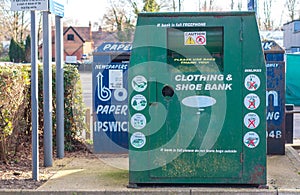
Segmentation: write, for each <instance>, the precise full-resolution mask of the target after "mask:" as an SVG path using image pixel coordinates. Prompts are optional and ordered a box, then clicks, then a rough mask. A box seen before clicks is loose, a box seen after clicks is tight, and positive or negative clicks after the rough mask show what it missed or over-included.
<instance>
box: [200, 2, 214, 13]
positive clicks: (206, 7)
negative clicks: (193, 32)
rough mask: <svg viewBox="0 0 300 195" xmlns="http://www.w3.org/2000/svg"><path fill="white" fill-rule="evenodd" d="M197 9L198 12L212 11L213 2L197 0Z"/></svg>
mask: <svg viewBox="0 0 300 195" xmlns="http://www.w3.org/2000/svg"><path fill="white" fill-rule="evenodd" d="M201 2H202V3H201ZM198 9H199V11H213V10H214V9H215V0H198Z"/></svg>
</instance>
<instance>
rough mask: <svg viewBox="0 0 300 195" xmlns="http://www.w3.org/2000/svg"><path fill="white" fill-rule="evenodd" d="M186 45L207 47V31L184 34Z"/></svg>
mask: <svg viewBox="0 0 300 195" xmlns="http://www.w3.org/2000/svg"><path fill="white" fill-rule="evenodd" d="M184 45H206V31H198V32H184Z"/></svg>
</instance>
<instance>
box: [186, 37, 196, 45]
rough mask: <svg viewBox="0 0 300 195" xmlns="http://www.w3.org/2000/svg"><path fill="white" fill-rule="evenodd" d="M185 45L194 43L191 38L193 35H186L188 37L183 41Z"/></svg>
mask: <svg viewBox="0 0 300 195" xmlns="http://www.w3.org/2000/svg"><path fill="white" fill-rule="evenodd" d="M185 45H195V40H194V39H193V37H191V36H188V38H187V39H186V41H185Z"/></svg>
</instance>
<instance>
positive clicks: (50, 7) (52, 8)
mask: <svg viewBox="0 0 300 195" xmlns="http://www.w3.org/2000/svg"><path fill="white" fill-rule="evenodd" d="M11 10H12V11H31V39H32V41H31V66H32V67H31V71H32V74H31V89H32V90H31V105H32V106H31V109H32V177H33V179H34V180H39V174H38V173H39V153H38V148H39V145H38V98H37V97H38V90H37V89H38V70H37V68H38V67H37V43H38V40H37V27H36V13H35V11H43V32H44V34H43V42H44V44H43V46H44V47H43V53H44V56H43V64H44V76H43V79H44V82H43V83H44V108H43V109H44V132H45V134H44V159H45V160H44V166H52V106H51V105H52V85H51V83H52V70H51V58H52V57H51V49H50V47H51V46H52V45H50V44H51V41H49V39H51V26H50V25H49V12H50V13H54V14H55V15H57V17H59V18H57V20H56V21H57V22H56V29H59V30H58V31H59V32H58V33H57V34H56V36H58V38H57V39H56V43H57V44H56V45H58V46H57V48H56V49H57V54H56V63H57V67H59V68H57V73H58V76H57V82H61V83H63V82H62V80H63V72H62V71H63V69H62V51H63V50H62V41H61V37H60V36H62V33H61V29H62V27H61V22H60V18H62V17H63V16H64V5H62V4H59V3H57V2H56V1H54V0H11ZM56 91H57V93H58V94H63V92H64V90H63V87H61V85H59V86H57V88H56ZM63 112H64V108H63V96H62V97H61V96H59V97H58V100H57V116H58V117H59V118H62V120H57V131H58V133H57V140H58V144H57V146H58V149H57V150H58V151H59V152H58V154H57V155H58V157H59V158H62V157H63V148H64V145H63V141H64V139H63V135H64V133H63V132H64V129H63V128H64V124H63V118H64V117H63ZM61 151H62V152H61Z"/></svg>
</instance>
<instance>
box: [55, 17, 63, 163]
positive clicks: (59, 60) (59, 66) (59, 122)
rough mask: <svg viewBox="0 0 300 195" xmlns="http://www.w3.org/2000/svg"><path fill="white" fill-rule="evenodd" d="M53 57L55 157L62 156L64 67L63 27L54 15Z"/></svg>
mask: <svg viewBox="0 0 300 195" xmlns="http://www.w3.org/2000/svg"><path fill="white" fill-rule="evenodd" d="M55 28H56V31H55V59H56V144H57V157H58V158H63V157H64V69H63V39H62V37H63V28H62V24H61V17H60V16H55Z"/></svg>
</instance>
